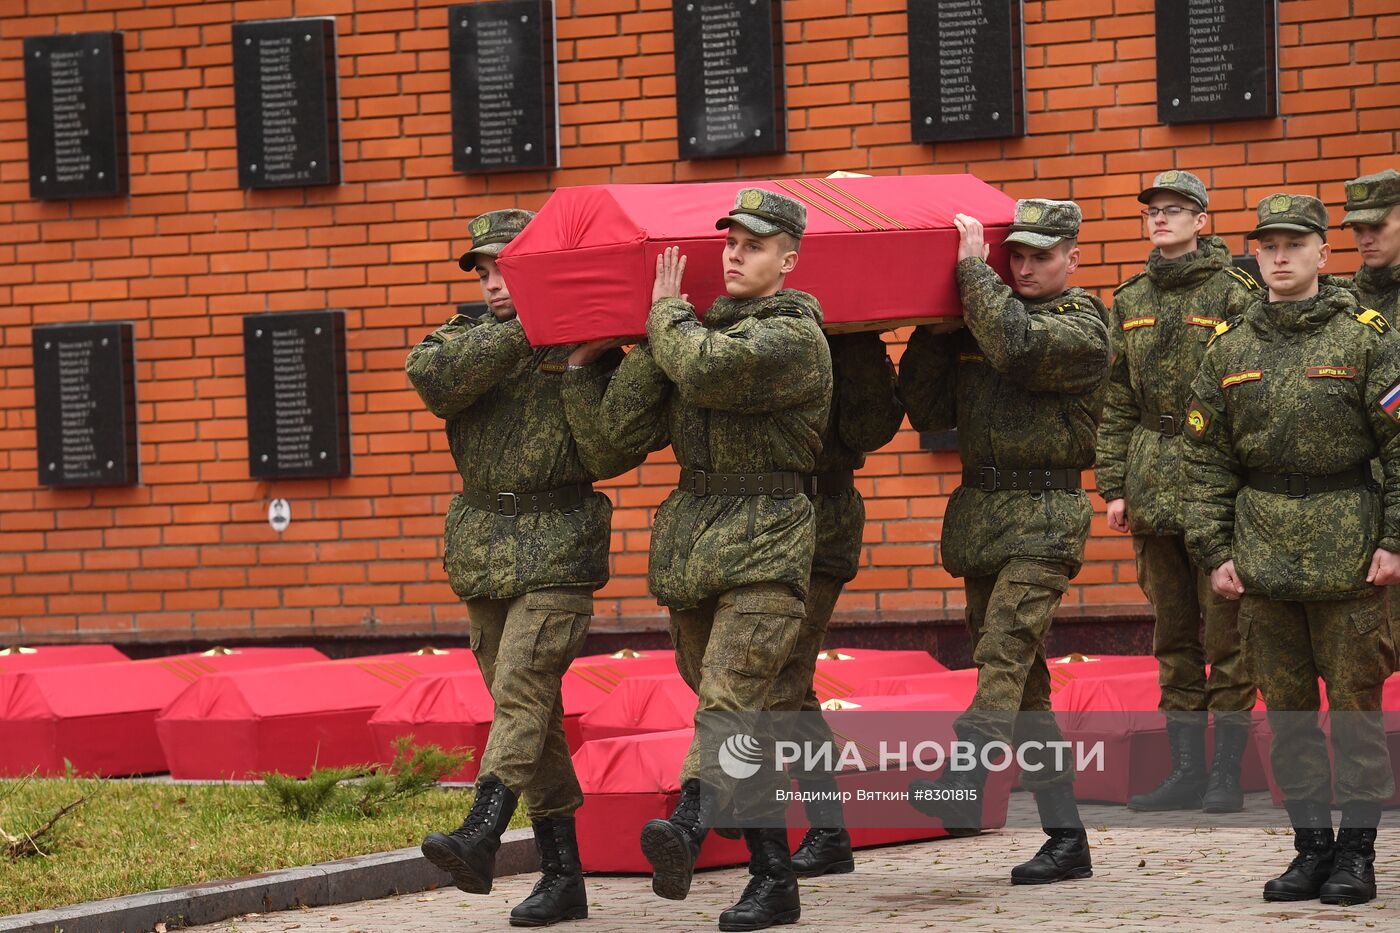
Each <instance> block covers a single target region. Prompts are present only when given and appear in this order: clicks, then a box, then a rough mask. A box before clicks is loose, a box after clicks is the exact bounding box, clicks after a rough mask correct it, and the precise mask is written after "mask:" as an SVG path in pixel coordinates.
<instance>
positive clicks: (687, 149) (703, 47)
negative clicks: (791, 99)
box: [672, 0, 787, 159]
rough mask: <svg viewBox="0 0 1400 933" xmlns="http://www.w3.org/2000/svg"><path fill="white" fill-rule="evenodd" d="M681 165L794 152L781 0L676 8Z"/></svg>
mask: <svg viewBox="0 0 1400 933" xmlns="http://www.w3.org/2000/svg"><path fill="white" fill-rule="evenodd" d="M672 12H673V20H672V29H673V31H674V33H675V45H676V132H677V134H678V139H679V144H680V157H681V158H682V159H705V158H711V157H715V156H737V155H756V154H761V153H766V152H783V151H785V150H786V148H787V99H786V95H785V93H784V84H783V11H782V5H781V3H780V2H779V0H674V2H673V4H672Z"/></svg>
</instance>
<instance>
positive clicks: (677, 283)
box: [651, 246, 689, 304]
mask: <svg viewBox="0 0 1400 933" xmlns="http://www.w3.org/2000/svg"><path fill="white" fill-rule="evenodd" d="M683 275H685V257H684V256H682V255H681V251H680V247H677V246H668V247H666V248H665V249H664V250H662V251H661V255H660V256H657V257H656V284H655V285H654V286H652V289H651V301H652V304H655V303H656V302H658V301H660V300H661V299H662V298H679V299H680V300H681V301H687V300H689V296H688V295H682V294H681V276H683Z"/></svg>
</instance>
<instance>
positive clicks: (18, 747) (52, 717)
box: [0, 648, 325, 776]
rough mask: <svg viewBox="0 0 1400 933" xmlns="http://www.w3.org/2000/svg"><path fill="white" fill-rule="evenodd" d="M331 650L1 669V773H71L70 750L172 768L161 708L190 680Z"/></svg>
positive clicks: (95, 762) (89, 758)
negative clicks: (160, 725) (161, 730)
mask: <svg viewBox="0 0 1400 933" xmlns="http://www.w3.org/2000/svg"><path fill="white" fill-rule="evenodd" d="M324 658H325V655H323V654H321V652H319V651H317V650H315V649H314V648H240V649H238V650H237V651H235V652H233V653H229V654H182V655H174V656H172V657H168V658H152V659H150V660H145V661H117V662H113V663H108V664H88V665H82V666H79V667H57V668H46V669H43V670H35V671H29V672H25V673H19V674H4V675H0V775H6V776H16V775H23V774H29V773H30V772H32V771H34V770H36V769H37V770H38V772H39V773H40V774H45V775H55V774H63V773H64V764H63V762H64V759H65V758H66V759H68V760H69V761H70V762H72V764H73V767H74V769H75V770H76V771H77V772H78V773H80V774H94V775H103V776H118V775H125V774H151V773H155V772H160V771H165V770H166V759H165V753H164V752H163V751H162V750H161V746H160V742H159V741H158V739H157V737H156V722H155V720H156V714H157V713H158V712H159V711H160V710H161V708H163V707H164V706H165V705H166V704H167V703H169V702H170V701H171V700H173V699H175V698H176V697H177V696H179V695H180V693H181V692H182V691H184V690H185V689H186V688H187V687H189V686H191V685H192V684H195V683H198V682H199V681H200V680H202V679H204V678H207V677H211V676H217V675H218V674H219V673H221V672H224V671H235V670H244V669H249V668H260V667H262V668H265V667H273V666H277V665H287V664H297V663H300V662H305V661H310V660H314V659H321V660H324Z"/></svg>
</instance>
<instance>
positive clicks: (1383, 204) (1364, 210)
mask: <svg viewBox="0 0 1400 933" xmlns="http://www.w3.org/2000/svg"><path fill="white" fill-rule="evenodd" d="M1397 204H1400V172H1397V171H1395V169H1393V168H1388V169H1386V170H1385V171H1384V172H1377V173H1376V174H1374V175H1362V176H1361V177H1360V178H1353V179H1352V180H1351V181H1349V182H1347V215H1346V216H1345V217H1343V218H1342V226H1343V227H1345V226H1347V225H1348V224H1378V223H1380V222H1381V221H1383V220H1385V215H1386V214H1388V213H1390V209H1391V208H1392V207H1394V206H1395V205H1397Z"/></svg>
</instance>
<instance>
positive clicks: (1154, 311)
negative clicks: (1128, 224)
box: [1097, 169, 1259, 813]
mask: <svg viewBox="0 0 1400 933" xmlns="http://www.w3.org/2000/svg"><path fill="white" fill-rule="evenodd" d="M1138 200H1139V201H1141V202H1142V203H1143V204H1146V205H1147V210H1145V211H1143V215H1144V216H1145V217H1146V219H1147V229H1148V235H1149V237H1150V239H1151V241H1152V245H1153V250H1152V252H1151V254H1150V255H1149V256H1148V257H1147V268H1146V269H1144V270H1143V271H1142V272H1139V273H1138V274H1137V275H1135V276H1133V277H1132V278H1130V279H1128V281H1126V282H1124V283H1123V284H1122V285H1120V286H1118V288H1117V290H1116V291H1114V293H1113V308H1112V310H1110V311H1109V328H1108V331H1109V336H1110V338H1111V339H1112V340H1113V349H1114V360H1113V368H1112V370H1111V371H1110V374H1109V382H1108V395H1107V397H1106V398H1105V401H1104V413H1103V424H1102V425H1100V426H1099V443H1098V469H1097V474H1098V485H1099V492H1100V493H1101V494H1102V495H1103V498H1104V500H1105V501H1106V502H1107V503H1108V526H1109V527H1110V528H1112V529H1113V530H1114V531H1120V532H1126V531H1131V532H1132V534H1133V552H1134V556H1135V557H1136V558H1137V576H1138V585H1140V586H1141V587H1142V590H1143V592H1144V593H1146V594H1147V598H1148V600H1149V601H1150V602H1151V603H1152V608H1153V612H1154V614H1155V615H1156V622H1155V625H1154V627H1153V635H1152V653H1153V654H1155V655H1156V656H1157V664H1158V668H1159V672H1160V674H1159V677H1160V680H1159V682H1160V683H1161V685H1162V698H1161V703H1160V705H1159V708H1160V709H1161V710H1162V712H1163V713H1165V714H1166V717H1167V739H1168V741H1169V742H1170V743H1171V749H1172V770H1171V773H1169V774H1168V775H1167V777H1166V779H1165V780H1163V781H1162V784H1161V786H1159V787H1158V788H1156V789H1155V790H1153V791H1151V792H1150V793H1147V794H1138V795H1137V796H1135V797H1133V798H1132V799H1131V800H1129V801H1128V807H1129V808H1130V809H1133V810H1196V809H1202V808H1204V809H1205V811H1206V812H1207V813H1233V812H1235V811H1237V810H1242V809H1244V791H1243V790H1242V789H1241V787H1240V762H1241V760H1242V758H1243V756H1244V750H1245V746H1246V745H1247V744H1248V742H1249V726H1250V720H1249V712H1250V710H1252V709H1253V707H1254V683H1253V682H1252V681H1251V680H1250V678H1249V672H1248V670H1247V668H1246V665H1245V663H1244V655H1243V654H1242V653H1241V652H1240V636H1239V627H1238V625H1237V624H1236V619H1235V615H1236V613H1235V610H1236V608H1237V606H1238V605H1239V604H1238V603H1236V602H1232V601H1230V600H1227V599H1224V598H1222V597H1220V596H1218V595H1216V594H1215V593H1214V592H1212V590H1211V588H1210V576H1209V574H1206V573H1204V572H1203V571H1202V570H1201V569H1200V568H1199V567H1196V566H1195V565H1193V564H1192V563H1191V559H1190V558H1189V557H1188V556H1187V554H1186V538H1185V535H1184V531H1183V528H1182V524H1181V490H1182V487H1183V485H1184V484H1185V481H1186V477H1185V476H1184V475H1183V472H1182V460H1181V447H1182V439H1181V432H1182V430H1183V429H1184V427H1185V422H1184V417H1185V414H1186V402H1187V400H1188V398H1189V396H1190V394H1191V380H1192V379H1194V378H1195V376H1196V370H1197V369H1198V368H1199V367H1200V364H1201V355H1202V354H1203V353H1204V352H1205V348H1206V341H1208V340H1209V339H1210V337H1211V335H1212V334H1213V333H1214V332H1215V327H1216V326H1217V325H1219V324H1222V323H1224V322H1225V321H1226V320H1229V319H1231V318H1234V317H1236V316H1237V315H1239V314H1242V313H1243V312H1244V309H1245V308H1246V307H1247V306H1248V304H1249V303H1250V301H1251V300H1252V299H1253V297H1254V296H1255V294H1256V293H1257V292H1258V288H1259V287H1258V285H1257V283H1255V281H1254V280H1253V279H1252V278H1250V277H1249V275H1248V274H1247V273H1245V272H1241V271H1239V270H1238V269H1236V268H1235V267H1234V266H1233V265H1232V264H1231V257H1230V250H1229V248H1228V247H1227V246H1226V245H1225V241H1224V240H1222V239H1220V238H1219V237H1215V236H1202V235H1201V230H1202V229H1203V228H1204V227H1205V224H1206V220H1207V214H1206V206H1207V203H1208V202H1207V195H1206V187H1205V185H1204V184H1202V182H1201V180H1200V179H1199V178H1197V177H1196V176H1195V175H1192V174H1191V173H1190V172H1184V171H1180V170H1176V169H1173V170H1171V171H1166V172H1163V173H1162V174H1160V175H1158V176H1157V178H1156V180H1155V181H1154V182H1153V183H1152V186H1151V187H1149V188H1147V189H1146V190H1145V191H1143V192H1142V194H1140V195H1138ZM1202 619H1204V623H1205V639H1204V642H1205V643H1204V645H1202V638H1201V626H1202ZM1203 648H1204V650H1202V649H1203ZM1207 664H1209V665H1210V675H1209V677H1207V675H1206V665H1207ZM1209 712H1214V713H1215V755H1214V757H1213V758H1212V760H1211V766H1210V774H1209V776H1208V777H1207V774H1206V759H1205V741H1206V717H1207V716H1208V715H1209Z"/></svg>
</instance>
